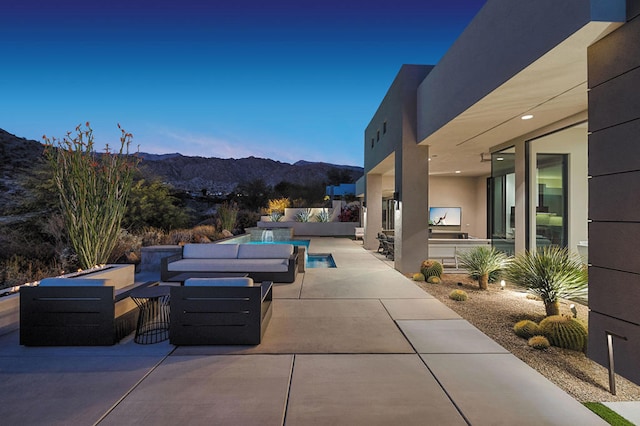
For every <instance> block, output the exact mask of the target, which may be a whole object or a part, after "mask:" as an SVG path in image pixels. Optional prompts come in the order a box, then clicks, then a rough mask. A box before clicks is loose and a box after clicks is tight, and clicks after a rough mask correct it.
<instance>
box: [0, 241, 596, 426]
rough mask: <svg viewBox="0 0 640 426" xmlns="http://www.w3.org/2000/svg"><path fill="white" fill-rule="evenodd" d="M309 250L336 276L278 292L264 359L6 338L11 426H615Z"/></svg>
mask: <svg viewBox="0 0 640 426" xmlns="http://www.w3.org/2000/svg"><path fill="white" fill-rule="evenodd" d="M310 251H311V252H313V253H332V254H333V257H334V259H335V261H336V264H337V268H333V269H321V268H315V269H313V268H309V269H307V270H306V272H305V273H304V274H299V275H298V278H297V280H296V281H295V282H294V283H292V284H275V285H274V301H273V317H272V320H271V323H270V324H269V327H268V328H267V331H266V333H265V336H264V339H263V343H262V344H260V345H258V346H181V347H174V346H172V345H170V344H169V343H168V342H167V341H165V342H162V343H158V344H153V345H137V344H135V343H134V342H133V338H132V336H129V337H128V338H126V339H125V340H123V341H122V342H121V343H120V344H118V345H115V346H111V347H84V348H69V347H53V348H34V347H23V346H20V345H19V344H18V333H17V332H13V333H10V334H8V335H4V336H0V392H1V393H2V398H3V404H2V405H0V419H2V423H3V424H7V425H18V424H20V425H92V424H100V425H146V424H153V425H175V424H185V425H186V424H189V425H212V424H215V425H390V424H393V425H431V424H432V425H465V424H471V425H514V424H517V425H572V426H575V425H576V424H578V425H581V426H584V425H602V424H606V423H604V422H603V421H602V420H601V419H600V418H599V417H598V416H596V415H595V414H593V413H592V412H591V411H589V410H588V409H587V408H585V407H584V406H583V405H582V404H580V403H579V402H577V401H576V400H575V399H573V398H572V397H570V396H569V395H568V394H566V393H565V392H564V391H562V390H561V389H560V388H558V387H557V386H555V385H554V384H552V383H551V382H549V381H548V380H547V379H546V378H544V377H543V376H541V375H540V374H539V373H538V372H536V371H535V370H533V369H532V368H530V367H529V366H527V365H526V364H525V363H523V362H522V361H520V360H519V359H517V358H516V357H515V356H513V355H511V354H510V353H509V352H508V351H506V350H505V349H504V348H502V347H501V346H500V345H498V344H497V343H495V342H494V341H493V340H491V339H489V338H488V337H487V336H486V335H484V334H483V333H481V332H480V331H479V330H478V329H476V328H475V327H473V326H472V325H471V324H469V323H468V322H467V321H465V320H463V319H462V318H460V317H459V316H458V315H457V314H456V313H455V312H453V311H452V310H450V309H449V308H447V307H446V306H445V305H443V304H442V303H440V302H439V301H438V300H436V299H435V298H433V297H432V296H430V295H429V294H428V293H425V292H424V291H422V290H421V289H420V288H418V287H417V286H416V285H415V284H414V283H413V282H412V281H411V280H409V279H408V278H406V277H404V276H403V275H402V274H400V273H399V272H397V271H395V270H394V269H392V268H391V267H389V265H388V264H387V263H385V262H384V261H382V260H380V259H379V258H377V257H376V256H374V255H373V254H372V253H371V252H368V251H366V250H364V249H363V248H362V243H361V242H354V241H352V240H349V239H340V238H316V237H312V238H311V248H310ZM158 275H159V274H158ZM145 278H146V279H149V278H153V276H147V277H145ZM156 278H157V277H156Z"/></svg>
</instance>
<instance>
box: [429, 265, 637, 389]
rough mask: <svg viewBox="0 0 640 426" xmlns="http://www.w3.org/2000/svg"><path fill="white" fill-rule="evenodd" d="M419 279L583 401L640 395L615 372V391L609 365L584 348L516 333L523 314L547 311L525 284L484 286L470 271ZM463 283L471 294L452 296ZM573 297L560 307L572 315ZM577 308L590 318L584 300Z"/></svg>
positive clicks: (581, 315) (537, 318) (525, 316)
mask: <svg viewBox="0 0 640 426" xmlns="http://www.w3.org/2000/svg"><path fill="white" fill-rule="evenodd" d="M416 284H417V285H418V286H419V287H420V288H422V289H423V290H425V291H426V292H427V293H429V294H431V295H432V296H434V297H435V298H436V299H438V300H440V301H441V302H443V303H444V304H445V305H447V306H448V307H449V308H451V309H453V310H454V311H455V312H456V313H457V314H458V315H460V316H461V317H462V318H464V319H466V320H467V321H469V322H470V323H471V324H473V325H474V326H475V327H477V328H478V329H480V330H482V332H484V333H485V334H486V335H487V336H489V337H491V338H492V339H493V340H495V341H496V342H497V343H499V344H500V345H502V346H503V347H504V348H505V349H507V350H508V351H509V352H511V353H512V354H513V355H515V356H517V357H518V358H520V359H521V360H522V361H524V362H525V363H527V364H528V365H529V366H531V367H532V368H534V369H536V370H537V371H538V372H540V373H541V374H542V375H543V376H545V377H546V378H547V379H549V380H550V381H552V382H553V383H555V384H556V385H557V386H559V387H560V388H562V389H563V390H565V391H566V392H567V393H569V394H570V395H572V396H573V397H574V398H576V399H577V400H578V401H581V402H589V401H598V402H604V401H640V386H638V385H636V384H634V383H632V382H630V381H628V380H626V379H625V378H623V377H621V376H616V393H617V395H615V396H614V395H611V393H610V392H609V373H608V370H607V369H606V368H605V367H603V366H601V365H599V364H597V363H596V362H594V361H592V360H590V359H589V358H587V357H586V355H585V354H584V353H582V352H576V351H571V350H567V349H560V348H556V347H553V346H552V347H550V348H549V349H546V350H537V349H533V348H530V347H529V346H527V341H526V340H525V339H522V338H520V337H518V336H516V335H515V333H514V332H513V325H514V324H515V323H516V322H518V321H520V320H523V319H530V320H532V321H535V322H539V321H540V320H542V319H543V318H544V315H545V310H544V305H543V304H542V301H540V300H535V299H532V298H531V297H532V296H531V295H528V293H527V292H526V291H525V290H524V289H521V288H514V287H512V286H507V287H506V288H505V289H504V290H501V289H500V285H498V284H489V290H486V291H481V290H479V289H478V285H477V283H476V282H474V281H473V280H471V279H470V278H469V277H468V276H467V275H466V274H445V275H443V277H442V283H440V284H428V283H423V282H416ZM458 288H459V289H463V290H464V291H466V292H467V294H468V295H469V298H468V299H467V300H466V301H464V302H456V301H454V300H451V299H449V297H448V296H449V293H450V292H451V291H452V290H453V289H458ZM570 303H572V302H569V301H564V300H563V301H561V304H560V311H561V313H563V314H568V315H571V311H570V309H569V304H570ZM576 308H577V310H578V318H580V319H583V320H584V321H585V322H586V321H587V317H588V308H587V307H586V306H584V305H581V304H576Z"/></svg>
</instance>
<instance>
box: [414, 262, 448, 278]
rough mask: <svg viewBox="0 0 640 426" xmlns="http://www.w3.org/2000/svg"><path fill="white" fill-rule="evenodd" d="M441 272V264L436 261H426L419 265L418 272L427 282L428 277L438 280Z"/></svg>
mask: <svg viewBox="0 0 640 426" xmlns="http://www.w3.org/2000/svg"><path fill="white" fill-rule="evenodd" d="M443 270H444V268H443V267H442V263H440V262H438V261H437V260H432V259H428V260H425V261H423V262H422V263H421V264H420V272H422V274H423V275H424V276H425V278H426V279H427V280H428V279H429V277H438V278H440V277H441V276H442V271H443Z"/></svg>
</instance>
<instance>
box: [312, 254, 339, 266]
mask: <svg viewBox="0 0 640 426" xmlns="http://www.w3.org/2000/svg"><path fill="white" fill-rule="evenodd" d="M305 265H306V267H307V268H335V267H336V261H335V260H333V256H332V255H331V254H330V253H329V254H310V255H308V256H307V259H306V263H305Z"/></svg>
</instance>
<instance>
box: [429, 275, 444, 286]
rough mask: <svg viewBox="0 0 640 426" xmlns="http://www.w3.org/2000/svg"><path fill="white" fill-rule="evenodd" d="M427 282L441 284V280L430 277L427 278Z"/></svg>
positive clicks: (433, 276)
mask: <svg viewBox="0 0 640 426" xmlns="http://www.w3.org/2000/svg"><path fill="white" fill-rule="evenodd" d="M427 282H428V283H429V284H440V283H441V282H442V280H441V279H440V277H437V276H435V275H432V276H430V277H429V278H427Z"/></svg>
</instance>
